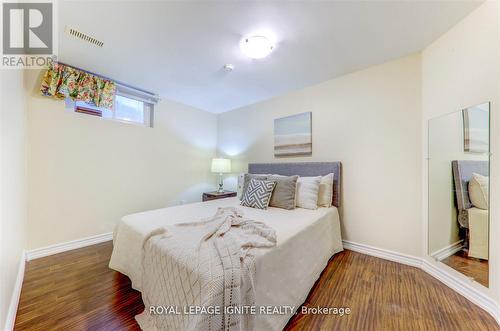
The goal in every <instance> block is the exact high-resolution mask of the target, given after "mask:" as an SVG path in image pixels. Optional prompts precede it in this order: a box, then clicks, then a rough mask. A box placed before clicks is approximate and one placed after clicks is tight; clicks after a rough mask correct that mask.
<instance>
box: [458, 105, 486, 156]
mask: <svg viewBox="0 0 500 331" xmlns="http://www.w3.org/2000/svg"><path fill="white" fill-rule="evenodd" d="M489 108H490V104H489V103H484V104H482V105H478V106H474V107H469V108H466V109H463V110H462V116H463V123H464V152H465V153H488V152H489V138H490V137H489V122H490V121H489V119H490V114H489V113H490V112H489Z"/></svg>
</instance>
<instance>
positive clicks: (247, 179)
mask: <svg viewBox="0 0 500 331" xmlns="http://www.w3.org/2000/svg"><path fill="white" fill-rule="evenodd" d="M254 178H255V179H263V180H266V179H267V175H255V174H244V175H243V189H242V190H241V192H242V194H241V195H240V200H241V199H243V196H244V195H245V192H246V191H247V188H248V183H250V180H251V179H254Z"/></svg>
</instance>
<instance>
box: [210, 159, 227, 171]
mask: <svg viewBox="0 0 500 331" xmlns="http://www.w3.org/2000/svg"><path fill="white" fill-rule="evenodd" d="M212 172H216V173H218V174H222V173H225V172H231V160H229V159H212Z"/></svg>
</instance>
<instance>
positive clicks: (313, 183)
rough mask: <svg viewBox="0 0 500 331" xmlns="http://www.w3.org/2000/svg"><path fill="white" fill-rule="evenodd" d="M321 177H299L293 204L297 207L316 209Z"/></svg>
mask: <svg viewBox="0 0 500 331" xmlns="http://www.w3.org/2000/svg"><path fill="white" fill-rule="evenodd" d="M320 182H321V176H318V177H299V179H298V180H297V193H296V196H295V203H296V206H297V207H301V208H306V209H318V193H319V184H320Z"/></svg>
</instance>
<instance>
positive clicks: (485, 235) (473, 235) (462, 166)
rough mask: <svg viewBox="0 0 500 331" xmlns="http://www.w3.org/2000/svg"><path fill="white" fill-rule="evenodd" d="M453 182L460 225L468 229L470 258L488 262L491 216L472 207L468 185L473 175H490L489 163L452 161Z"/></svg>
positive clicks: (467, 239)
mask: <svg viewBox="0 0 500 331" xmlns="http://www.w3.org/2000/svg"><path fill="white" fill-rule="evenodd" d="M452 170H453V180H454V186H455V194H456V204H457V209H458V216H457V217H458V223H459V224H460V227H461V228H463V229H466V233H467V234H466V238H465V245H466V247H468V256H469V257H474V258H478V259H483V260H488V250H489V244H488V242H489V216H488V210H484V209H479V208H476V207H474V206H473V205H472V203H471V201H470V199H469V189H468V184H469V181H470V180H471V178H472V174H473V173H477V174H480V175H483V176H488V174H489V162H488V161H479V160H455V161H452Z"/></svg>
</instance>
